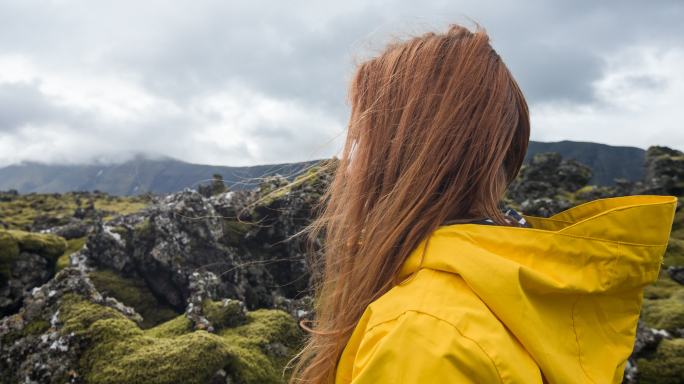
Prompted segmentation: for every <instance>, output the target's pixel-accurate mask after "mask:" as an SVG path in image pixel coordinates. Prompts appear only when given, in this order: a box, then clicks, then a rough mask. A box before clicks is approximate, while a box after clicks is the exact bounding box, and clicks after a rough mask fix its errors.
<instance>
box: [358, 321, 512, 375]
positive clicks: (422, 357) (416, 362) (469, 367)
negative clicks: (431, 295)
mask: <svg viewBox="0 0 684 384" xmlns="http://www.w3.org/2000/svg"><path fill="white" fill-rule="evenodd" d="M471 382H472V383H500V382H502V381H501V377H500V376H499V373H498V371H497V368H496V366H495V365H494V362H493V361H492V359H491V358H490V357H489V356H488V355H487V354H486V353H485V351H484V350H483V349H482V348H481V347H480V345H478V344H477V343H476V342H475V341H474V340H472V339H469V338H467V337H465V336H463V335H462V334H461V332H459V330H458V329H457V328H456V327H455V326H453V325H451V324H450V323H448V322H446V321H444V320H441V319H439V318H436V317H434V316H432V315H429V314H426V313H422V312H416V311H407V312H404V313H403V314H402V315H400V316H399V317H397V318H395V319H392V320H389V321H385V322H382V323H380V324H377V325H375V326H373V327H372V328H370V329H369V330H368V331H367V332H366V334H365V335H364V336H363V339H362V340H361V343H360V345H359V349H358V351H357V354H356V357H355V358H354V367H353V372H352V381H351V383H352V384H370V383H471Z"/></svg>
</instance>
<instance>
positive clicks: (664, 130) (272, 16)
mask: <svg viewBox="0 0 684 384" xmlns="http://www.w3.org/2000/svg"><path fill="white" fill-rule="evenodd" d="M470 19H473V20H476V21H478V22H479V23H480V24H481V25H482V26H484V27H485V28H486V29H487V31H488V32H489V34H490V37H491V39H492V44H493V46H494V48H495V49H496V50H497V51H498V52H499V53H500V54H501V56H502V57H503V59H504V61H505V62H506V63H507V64H508V66H509V68H510V69H511V71H512V72H513V75H514V76H515V77H516V78H517V79H518V81H519V82H520V84H521V87H522V88H523V91H524V92H525V94H526V96H527V99H528V102H529V104H530V109H531V115H532V124H533V125H532V140H539V141H558V140H564V139H568V140H578V141H594V142H601V143H607V144H613V145H631V146H637V147H641V148H646V147H648V146H649V145H652V144H661V145H668V146H671V147H674V148H678V149H684V105H683V104H684V71H683V70H682V69H684V22H682V20H684V2H682V1H679V0H672V1H667V0H663V1H650V2H645V1H572V2H570V1H553V2H552V1H541V0H540V1H535V0H516V1H504V0H501V1H483V0H477V1H447V0H444V1H427V0H423V1H361V0H344V1H336V2H330V1H276V0H273V1H256V0H250V1H241V2H238V1H226V0H222V1H218V0H217V1H202V0H193V1H179V0H173V1H170V0H169V1H149V0H145V1H141V0H137V1H128V0H125V1H124V0H117V1H106V2H105V1H95V0H84V1H69V0H60V1H57V0H55V1H34V0H16V1H15V0H0V166H2V165H7V164H12V163H17V162H20V161H23V160H32V161H41V162H51V163H88V162H93V161H121V160H125V159H127V158H128V157H129V156H131V155H133V154H136V153H145V154H149V155H165V156H171V157H175V158H178V159H181V160H185V161H190V162H195V163H206V164H221V165H253V164H265V163H277V162H291V161H302V160H310V159H318V158H323V157H329V156H331V155H333V154H335V153H338V152H339V151H340V150H341V145H342V139H343V138H344V135H345V126H346V123H347V118H348V108H349V106H348V105H347V104H346V101H345V100H346V99H345V93H346V87H347V82H348V81H349V79H350V77H351V74H352V71H353V69H354V64H355V62H358V61H359V60H362V59H363V58H365V57H369V56H370V55H372V54H373V53H376V52H379V51H380V50H381V49H382V47H383V46H384V44H385V43H387V42H388V41H390V40H391V39H393V38H405V37H408V36H411V35H413V34H417V33H422V32H424V31H426V30H435V31H443V30H445V29H446V27H447V25H448V24H449V23H451V22H458V23H464V24H465V25H468V26H472V23H470V21H469V20H470Z"/></svg>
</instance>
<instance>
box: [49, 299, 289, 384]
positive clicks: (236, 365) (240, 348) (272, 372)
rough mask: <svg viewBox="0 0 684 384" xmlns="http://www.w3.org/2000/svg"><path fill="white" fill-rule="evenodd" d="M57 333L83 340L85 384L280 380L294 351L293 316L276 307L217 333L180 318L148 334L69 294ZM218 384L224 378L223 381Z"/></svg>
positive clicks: (115, 314)
mask: <svg viewBox="0 0 684 384" xmlns="http://www.w3.org/2000/svg"><path fill="white" fill-rule="evenodd" d="M60 318H61V320H62V322H63V323H64V327H63V329H62V331H61V332H62V333H64V334H74V335H77V336H78V337H81V338H82V339H83V340H84V345H85V347H84V351H83V353H82V354H81V358H80V369H81V375H82V376H83V377H84V379H85V381H86V382H88V383H93V384H105V383H129V384H136V383H146V384H155V383H157V384H166V383H188V384H193V383H197V384H203V383H208V382H210V381H211V380H212V378H214V377H216V376H217V375H218V376H225V377H229V378H230V379H231V380H232V381H231V382H239V383H281V382H284V381H285V380H286V377H283V376H282V369H283V367H284V365H285V363H286V362H287V361H288V360H289V358H291V357H292V355H293V353H294V352H295V350H296V348H297V347H299V343H300V340H301V339H300V336H301V335H300V333H299V330H298V328H297V326H296V323H295V322H294V320H293V318H292V317H291V316H290V315H288V314H287V313H285V312H283V311H280V310H268V309H260V310H256V311H253V312H249V313H247V315H246V322H245V324H243V325H240V326H237V327H226V328H223V329H218V331H217V333H209V332H206V331H192V329H191V324H190V322H189V321H188V320H187V318H186V317H185V316H184V315H181V316H179V317H177V318H175V319H172V320H170V321H168V322H166V323H163V324H160V325H158V326H156V327H154V328H151V329H148V330H142V329H140V328H139V327H138V325H137V324H135V323H134V322H133V321H131V320H129V319H128V318H126V317H125V316H124V315H122V314H121V313H119V312H117V311H116V310H114V309H112V308H108V307H104V306H101V305H98V304H94V303H91V302H89V301H87V300H84V299H82V298H79V297H78V296H75V295H70V296H65V297H64V299H63V302H62V304H61V306H60ZM224 381H225V379H224Z"/></svg>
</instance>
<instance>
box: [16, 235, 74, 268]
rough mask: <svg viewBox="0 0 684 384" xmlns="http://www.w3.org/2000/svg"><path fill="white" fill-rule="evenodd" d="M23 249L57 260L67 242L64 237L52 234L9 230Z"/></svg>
mask: <svg viewBox="0 0 684 384" xmlns="http://www.w3.org/2000/svg"><path fill="white" fill-rule="evenodd" d="M7 233H9V234H10V235H11V236H13V237H14V238H15V239H16V240H17V243H18V244H19V249H21V250H22V251H27V252H33V253H37V254H39V255H41V256H43V257H45V258H47V259H48V260H50V261H56V260H57V258H58V257H59V256H61V255H62V253H64V251H65V250H66V248H67V243H66V240H64V238H62V237H60V236H56V235H52V234H43V233H33V232H24V231H16V230H9V231H7Z"/></svg>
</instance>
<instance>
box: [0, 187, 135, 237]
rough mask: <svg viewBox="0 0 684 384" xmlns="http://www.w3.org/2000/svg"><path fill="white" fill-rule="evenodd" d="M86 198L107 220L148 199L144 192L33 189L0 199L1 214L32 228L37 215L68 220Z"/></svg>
mask: <svg viewBox="0 0 684 384" xmlns="http://www.w3.org/2000/svg"><path fill="white" fill-rule="evenodd" d="M78 200H80V201H81V202H82V203H81V206H83V205H84V204H83V202H84V201H90V200H92V201H93V203H94V205H95V209H98V210H101V211H104V212H105V213H106V215H105V221H108V220H109V219H112V218H114V217H116V216H117V215H119V214H129V213H133V212H136V211H138V210H140V209H141V208H143V207H145V206H146V205H147V203H148V201H147V199H146V198H145V197H143V196H108V195H106V194H102V193H86V194H84V193H81V192H68V193H63V194H53V193H50V194H38V193H30V194H25V195H19V196H16V197H13V198H12V199H7V201H1V202H0V217H2V220H3V222H4V223H6V224H7V225H9V228H10V229H18V230H29V229H30V227H31V225H32V224H33V223H34V221H35V220H36V218H38V217H39V216H47V217H49V218H50V219H53V220H54V221H55V222H56V223H57V224H66V223H68V222H69V220H70V218H71V217H72V216H73V213H74V210H75V209H76V208H77V207H78V204H77V201H78Z"/></svg>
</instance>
